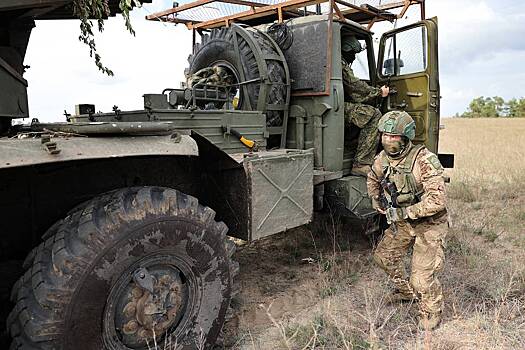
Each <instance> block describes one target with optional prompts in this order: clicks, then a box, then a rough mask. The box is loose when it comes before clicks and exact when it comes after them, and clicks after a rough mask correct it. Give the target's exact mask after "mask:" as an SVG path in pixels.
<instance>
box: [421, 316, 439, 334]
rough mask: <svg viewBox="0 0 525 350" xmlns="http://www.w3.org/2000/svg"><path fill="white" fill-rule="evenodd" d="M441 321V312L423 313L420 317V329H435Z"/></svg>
mask: <svg viewBox="0 0 525 350" xmlns="http://www.w3.org/2000/svg"><path fill="white" fill-rule="evenodd" d="M440 322H441V313H432V314H429V313H423V314H422V315H421V316H420V317H419V323H418V327H419V329H423V330H425V331H431V330H433V329H436V328H437V327H438V326H439V323H440Z"/></svg>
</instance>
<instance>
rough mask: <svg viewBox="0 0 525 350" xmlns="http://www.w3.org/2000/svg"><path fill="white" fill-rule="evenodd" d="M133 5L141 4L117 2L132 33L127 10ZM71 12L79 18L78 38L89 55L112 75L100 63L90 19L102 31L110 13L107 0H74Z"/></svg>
mask: <svg viewBox="0 0 525 350" xmlns="http://www.w3.org/2000/svg"><path fill="white" fill-rule="evenodd" d="M133 6H137V7H140V6H141V4H140V2H139V0H120V2H119V8H120V10H121V11H122V17H124V21H125V26H126V29H127V30H128V31H129V32H130V33H131V34H132V35H135V30H133V27H132V25H131V21H130V19H129V11H130V10H131V9H132V7H133ZM73 12H74V14H75V15H76V16H78V18H79V19H80V35H79V37H78V40H80V41H81V42H83V43H84V44H86V45H87V46H88V47H89V56H90V57H93V58H94V59H95V65H96V66H97V67H98V69H99V70H100V71H101V72H102V73H104V74H107V75H108V76H113V75H114V74H113V71H112V70H111V69H109V68H108V67H106V66H105V65H104V64H102V58H101V57H100V55H99V54H98V53H97V47H96V44H95V35H94V32H93V20H92V19H94V20H96V22H97V29H98V31H99V32H103V31H104V19H105V18H107V17H108V16H109V14H110V11H109V6H108V0H74V1H73Z"/></svg>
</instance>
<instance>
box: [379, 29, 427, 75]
mask: <svg viewBox="0 0 525 350" xmlns="http://www.w3.org/2000/svg"><path fill="white" fill-rule="evenodd" d="M427 47H428V45H427V30H426V27H425V26H418V27H414V28H412V29H409V30H406V31H403V32H399V33H396V34H394V35H392V36H390V37H387V39H386V42H385V60H384V61H383V69H382V75H383V76H388V75H406V74H411V73H418V72H422V71H424V70H426V68H427Z"/></svg>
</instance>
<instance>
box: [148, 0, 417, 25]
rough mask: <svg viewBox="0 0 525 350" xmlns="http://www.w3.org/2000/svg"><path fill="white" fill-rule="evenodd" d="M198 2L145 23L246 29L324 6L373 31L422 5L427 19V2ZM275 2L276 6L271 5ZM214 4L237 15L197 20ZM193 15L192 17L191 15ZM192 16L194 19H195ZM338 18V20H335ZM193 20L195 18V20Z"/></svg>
mask: <svg viewBox="0 0 525 350" xmlns="http://www.w3.org/2000/svg"><path fill="white" fill-rule="evenodd" d="M260 1H266V2H260ZM260 1H252V0H196V1H192V2H189V3H186V4H183V5H180V6H178V4H177V3H175V5H176V6H175V7H173V8H171V9H167V10H164V11H161V12H157V13H153V14H151V15H148V16H146V19H148V20H153V21H162V22H169V23H175V24H177V23H183V24H185V25H186V26H187V27H188V29H194V30H207V29H213V28H220V27H229V26H230V24H231V23H243V24H247V25H258V24H261V23H271V22H274V21H275V20H277V21H278V22H279V23H282V22H283V21H284V20H286V19H289V18H294V17H302V16H308V15H312V14H321V5H322V4H326V5H325V10H327V11H325V12H323V13H328V14H330V15H331V16H329V17H330V18H333V19H334V20H339V21H345V20H347V19H348V20H352V21H354V22H357V23H360V24H362V25H364V26H366V27H367V29H370V28H371V27H372V26H373V25H374V23H376V22H380V21H390V22H392V21H394V20H395V19H397V18H401V17H403V16H404V15H405V13H406V11H407V10H408V8H409V7H410V6H412V5H420V9H421V19H424V18H425V0H403V1H391V2H386V3H384V4H381V1H379V6H371V5H368V4H362V5H356V4H355V1H354V3H351V2H350V1H351V0H260ZM272 2H273V3H272ZM212 3H219V4H230V5H236V6H238V7H237V10H238V11H237V12H235V13H233V14H227V15H222V16H221V15H219V16H217V17H216V18H209V19H205V20H203V19H197V17H198V16H195V15H194V13H195V11H198V10H199V9H204V8H205V7H206V6H207V5H209V4H212ZM312 5H316V10H315V11H309V10H308V9H307V7H308V6H312ZM394 9H401V10H400V12H399V13H397V14H395V13H392V12H390V11H391V10H394ZM190 12H191V13H190ZM192 15H193V16H192ZM333 15H335V17H334V16H333ZM192 17H193V18H192Z"/></svg>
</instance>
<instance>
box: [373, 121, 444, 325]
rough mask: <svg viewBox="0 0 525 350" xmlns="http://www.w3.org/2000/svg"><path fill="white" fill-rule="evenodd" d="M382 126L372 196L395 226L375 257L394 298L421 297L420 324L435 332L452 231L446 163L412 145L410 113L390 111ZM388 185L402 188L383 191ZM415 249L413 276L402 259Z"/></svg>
mask: <svg viewBox="0 0 525 350" xmlns="http://www.w3.org/2000/svg"><path fill="white" fill-rule="evenodd" d="M378 130H379V132H381V143H382V144H383V148H384V150H383V151H382V152H381V153H379V154H378V155H377V157H376V158H375V161H374V164H373V165H372V170H371V171H370V172H369V174H368V181H367V186H368V194H369V196H370V198H372V205H373V207H374V208H375V209H376V210H377V211H379V212H380V213H382V214H385V215H386V217H387V221H388V222H389V223H391V225H390V227H389V228H388V229H387V230H386V231H385V233H384V236H383V238H382V240H381V241H380V242H379V244H378V245H377V248H376V250H375V252H374V261H375V262H376V263H377V264H378V265H379V266H380V267H381V268H382V269H383V270H385V271H386V273H387V274H388V275H389V277H390V279H391V280H392V282H393V284H394V286H395V288H396V291H395V292H394V293H393V294H392V295H391V296H390V300H392V301H403V300H409V301H411V300H419V306H420V319H419V327H420V328H422V329H427V330H431V329H434V328H436V327H437V326H438V325H439V322H440V321H441V311H442V310H443V294H442V289H441V284H440V283H439V280H438V279H437V276H436V273H437V272H438V271H439V270H441V269H442V267H443V263H444V260H445V256H444V251H443V245H444V240H445V236H446V231H447V210H446V207H445V204H446V197H445V183H444V179H443V167H442V166H441V164H440V162H439V160H438V158H437V156H436V155H435V154H434V153H432V152H430V151H429V150H428V149H426V148H425V146H423V145H413V144H412V142H411V140H413V139H414V137H415V131H416V127H415V123H414V120H413V119H412V117H410V115H409V114H408V113H406V112H398V111H392V112H388V113H386V114H385V115H384V116H383V117H382V118H381V119H380V121H379V126H378ZM392 184H394V185H395V188H394V187H393V186H392ZM385 187H386V188H388V189H389V190H390V191H391V192H392V191H395V190H396V189H397V192H396V193H388V191H385V192H383V189H384V188H385ZM382 196H385V197H382ZM382 199H386V201H383V200H382ZM385 202H386V203H387V204H388V205H385ZM410 247H412V248H413V252H412V268H411V270H412V271H411V275H410V280H409V279H408V278H407V274H406V271H405V269H404V263H403V260H404V257H405V256H406V254H407V252H408V250H409V248H410Z"/></svg>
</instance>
